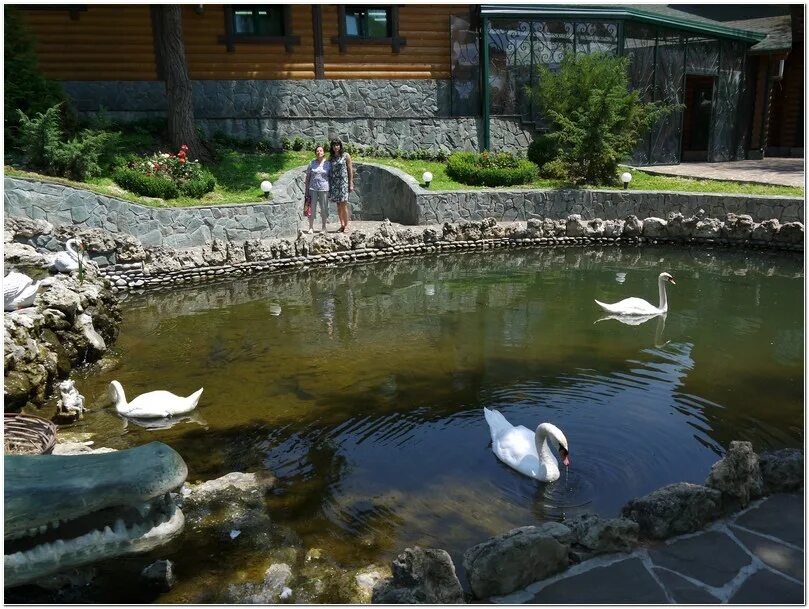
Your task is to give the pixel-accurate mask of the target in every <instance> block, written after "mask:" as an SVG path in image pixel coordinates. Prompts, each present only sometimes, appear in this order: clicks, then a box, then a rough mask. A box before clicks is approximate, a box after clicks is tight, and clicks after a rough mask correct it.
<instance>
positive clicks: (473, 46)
mask: <svg viewBox="0 0 809 609" xmlns="http://www.w3.org/2000/svg"><path fill="white" fill-rule="evenodd" d="M470 25H471V24H470V23H469V19H468V18H466V17H463V16H455V15H451V16H450V20H449V28H450V34H449V36H450V45H451V50H450V52H451V64H450V65H451V74H452V93H451V99H450V104H451V106H452V115H453V116H477V115H479V114H480V89H479V84H478V83H479V82H480V52H479V46H478V34H477V32H476V31H474V30H472V29H471V27H470Z"/></svg>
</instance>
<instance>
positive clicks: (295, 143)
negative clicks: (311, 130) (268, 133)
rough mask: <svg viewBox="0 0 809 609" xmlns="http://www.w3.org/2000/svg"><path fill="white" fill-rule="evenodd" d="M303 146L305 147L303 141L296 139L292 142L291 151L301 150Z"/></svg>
mask: <svg viewBox="0 0 809 609" xmlns="http://www.w3.org/2000/svg"><path fill="white" fill-rule="evenodd" d="M304 145H305V143H304V141H303V140H302V139H301V138H299V137H296V138H295V139H294V140H293V141H292V150H303V147H304Z"/></svg>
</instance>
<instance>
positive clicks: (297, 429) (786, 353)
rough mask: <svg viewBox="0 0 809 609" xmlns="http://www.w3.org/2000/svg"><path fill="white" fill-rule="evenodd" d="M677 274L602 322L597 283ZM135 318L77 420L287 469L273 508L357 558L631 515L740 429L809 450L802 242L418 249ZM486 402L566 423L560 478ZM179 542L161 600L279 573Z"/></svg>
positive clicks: (135, 310) (91, 385) (113, 440)
mask: <svg viewBox="0 0 809 609" xmlns="http://www.w3.org/2000/svg"><path fill="white" fill-rule="evenodd" d="M663 270H665V271H669V272H670V273H671V274H672V275H673V276H674V277H675V279H676V281H677V285H676V286H669V302H670V305H669V306H670V312H669V313H668V315H667V317H666V318H665V319H662V318H658V319H653V320H650V321H648V322H646V323H643V324H641V325H637V326H631V325H625V324H622V323H620V322H619V321H616V320H604V321H600V322H597V323H595V322H596V321H597V320H598V319H599V318H600V317H601V315H600V310H599V309H598V307H597V306H596V305H595V303H594V302H593V299H594V298H598V299H599V300H602V301H606V302H614V301H617V300H620V299H622V298H625V297H628V296H639V297H642V298H646V299H647V300H650V301H652V302H654V303H656V302H657V274H658V273H659V272H660V271H663ZM123 313H124V321H123V325H122V328H121V334H120V337H119V340H118V341H117V343H116V344H115V347H114V352H115V353H116V354H117V355H119V356H120V365H119V366H118V367H117V368H116V369H114V370H112V371H108V372H103V373H91V372H84V373H83V374H80V375H79V376H78V380H77V386H78V388H79V390H80V391H81V393H82V394H83V395H85V396H86V398H87V400H88V403H89V404H90V406H91V411H90V412H89V413H88V415H87V416H86V418H85V419H84V420H83V421H82V422H80V423H78V424H77V425H75V426H74V430H75V431H90V432H92V433H94V434H95V436H94V440H95V441H96V444H97V445H105V446H112V447H115V448H126V447H131V446H136V445H140V444H142V443H145V442H149V441H153V440H160V441H163V442H166V443H167V444H169V445H171V446H172V447H174V448H175V449H176V450H177V451H178V452H179V453H180V454H181V455H182V456H183V457H184V459H185V460H186V462H187V463H188V467H189V472H190V473H189V481H199V480H206V479H211V478H215V477H219V476H221V475H224V474H226V473H228V472H231V471H258V470H262V469H264V470H269V471H271V472H272V473H273V474H274V475H275V476H276V477H277V479H278V482H277V485H276V487H275V489H274V491H273V492H272V494H271V496H270V497H269V499H268V504H267V505H268V511H269V513H270V515H271V518H272V519H273V522H274V523H276V524H277V525H279V526H282V527H284V528H285V530H288V531H292V532H294V535H295V536H296V539H297V540H298V541H299V543H300V544H301V547H302V548H303V552H304V553H305V551H306V549H308V548H321V549H322V550H323V551H324V553H326V554H328V555H329V556H330V557H331V558H332V559H333V560H335V561H336V562H337V564H339V565H342V566H344V567H362V566H364V565H367V564H369V563H377V564H385V563H387V562H389V561H390V560H391V559H392V558H393V557H395V556H396V555H397V554H398V553H399V552H400V551H401V550H403V549H404V548H405V547H410V546H413V545H416V544H418V545H421V546H427V547H438V548H444V549H446V550H447V551H449V552H450V554H451V556H452V557H453V560H454V562H455V565H456V567H457V568H458V569H459V570H462V566H461V561H462V555H463V552H464V551H465V550H466V549H468V548H470V547H471V546H473V545H475V544H477V543H479V542H481V541H483V540H484V539H486V538H488V537H491V536H493V535H496V534H500V533H503V532H505V531H507V530H509V529H511V528H513V527H516V526H523V525H529V524H536V523H539V522H542V521H545V520H549V519H553V520H564V519H566V518H571V517H573V516H575V515H576V514H578V513H581V512H583V511H589V512H596V513H599V514H601V515H604V516H607V517H615V516H617V515H618V514H619V512H620V508H621V506H622V505H624V504H625V503H626V502H627V501H628V500H629V499H631V498H634V497H638V496H641V495H644V494H646V493H648V492H650V491H652V490H654V489H656V488H658V487H660V486H663V485H665V484H669V483H673V482H678V481H689V482H694V483H701V482H703V481H704V479H705V477H706V475H707V473H708V471H709V470H710V467H711V465H712V464H713V463H714V462H715V461H716V460H717V459H718V457H719V456H720V455H721V454H722V452H723V451H724V450H725V449H726V448H727V446H728V445H729V443H730V442H731V441H732V440H749V441H751V442H752V443H753V446H754V449H755V450H757V451H762V450H767V449H777V448H782V447H800V446H802V445H803V428H804V419H803V416H804V415H803V387H804V382H803V344H804V322H803V266H802V259H801V257H799V256H796V255H788V254H776V253H761V252H743V251H740V250H725V249H715V250H710V249H709V250H706V249H693V250H692V249H687V248H647V249H639V248H620V249H619V248H605V249H579V248H566V249H561V248H560V249H543V250H530V251H517V252H513V251H511V252H499V251H498V252H490V253H482V254H467V255H441V256H425V257H420V258H410V259H406V260H399V261H384V262H379V263H374V264H366V265H361V266H356V267H352V268H341V269H335V268H332V269H323V268H321V269H317V270H310V271H304V272H301V273H298V274H289V275H286V276H273V277H255V278H250V279H243V280H236V281H232V282H229V283H223V284H219V285H207V286H197V287H193V288H186V289H177V290H173V291H169V292H162V293H150V294H145V295H131V296H129V297H128V299H127V300H126V301H125V302H124V305H123ZM112 379H117V380H119V381H120V382H121V383H122V385H123V386H124V388H125V389H126V391H127V395H128V396H129V397H130V399H131V398H133V397H134V396H136V395H138V394H140V393H143V392H145V391H150V390H155V389H167V390H170V391H173V392H175V393H177V394H182V395H187V394H190V393H191V392H193V391H195V390H196V389H197V388H199V387H201V386H202V387H204V388H205V391H204V393H203V395H202V399H201V401H200V404H199V407H198V409H197V410H196V412H195V413H194V415H193V416H192V417H191V419H190V420H184V421H181V422H178V423H177V424H175V425H174V426H172V427H170V428H167V429H149V428H144V427H141V426H139V425H137V424H134V423H131V422H129V423H126V424H125V422H124V421H123V420H122V419H121V418H120V417H118V415H117V414H116V413H115V410H114V408H113V407H112V406H111V405H110V404H109V403H108V402H107V401H106V400H105V398H104V396H105V393H106V388H107V385H108V383H109V382H110V381H111V380H112ZM484 406H486V407H489V408H495V409H498V410H500V411H501V412H502V413H503V414H504V415H505V416H506V418H507V419H508V420H509V421H511V422H512V423H514V424H522V425H525V426H527V427H529V428H531V429H533V428H535V427H536V425H537V424H538V423H540V422H542V421H550V422H553V423H554V424H556V425H557V426H558V427H560V428H561V429H562V430H563V431H564V432H565V434H566V436H567V438H568V441H569V446H570V460H571V466H570V468H569V469H568V470H567V471H566V472H565V471H563V472H562V477H561V478H560V480H559V481H557V482H555V483H551V484H545V483H541V482H537V481H535V480H532V479H529V478H526V477H523V476H521V475H520V474H518V473H517V472H515V471H513V470H511V469H509V468H508V467H507V466H505V465H503V464H502V463H500V462H499V461H498V460H497V459H496V458H495V456H494V454H493V453H492V452H491V447H490V436H489V430H488V427H487V424H486V421H485V419H484V417H483V410H482V409H483V407H484ZM192 535H194V532H192V531H186V532H185V533H184V536H185V537H186V542H189V543H190V536H192ZM184 543H185V542H183V541H182V540H181V542H180V543H179V544H175V546H173V549H172V550H171V552H169V551H166V552H164V555H166V554H170V555H168V556H166V557H169V558H171V559H172V560H173V561H175V562H176V569H177V572H178V575H179V578H180V581H181V583H180V584H179V585H178V587H177V588H175V590H174V591H172V592H171V593H168V594H164V595H162V596H160V597H157V598H155V599H153V600H158V601H161V602H189V601H194V600H196V599H198V598H199V596H195V594H196V593H197V592H199V590H200V589H201V588H204V587H205V586H209V587H217V586H220V587H221V586H223V585H225V584H226V583H227V582H228V581H232V578H233V573H234V572H235V571H236V570H238V569H241V570H243V571H245V572H250V565H255V571H256V573H257V575H255V577H257V578H258V579H260V577H261V575H260V574H261V573H262V572H263V571H262V569H264V568H266V566H267V563H266V556H255V555H254V556H251V555H245V554H244V553H240V552H239V550H238V549H237V548H238V544H235V543H234V542H233V541H232V540H231V539H225V540H217V539H210V540H199V539H195V540H193V547H194V548H195V549H194V551H193V552H189V551H188V547H190V546H188V545H187V543H186V545H185V548H184ZM262 561H263V562H262ZM229 578H230V579H229ZM462 579H463V578H462ZM213 598H216V597H215V596H214V597H213ZM108 600H109V599H108Z"/></svg>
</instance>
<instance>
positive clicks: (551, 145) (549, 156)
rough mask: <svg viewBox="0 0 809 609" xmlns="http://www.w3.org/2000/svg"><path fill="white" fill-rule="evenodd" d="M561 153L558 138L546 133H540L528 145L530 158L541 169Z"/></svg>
mask: <svg viewBox="0 0 809 609" xmlns="http://www.w3.org/2000/svg"><path fill="white" fill-rule="evenodd" d="M558 154H559V145H558V144H557V143H556V140H555V139H554V138H552V137H550V136H548V135H547V134H545V133H538V134H536V135H535V136H534V139H533V141H532V142H531V144H530V145H529V146H528V160H529V161H531V162H532V163H535V164H536V165H537V167H539V168H540V169H541V168H542V167H543V166H544V165H545V164H546V163H550V162H551V161H552V160H554V159H555V158H556V157H557V155H558Z"/></svg>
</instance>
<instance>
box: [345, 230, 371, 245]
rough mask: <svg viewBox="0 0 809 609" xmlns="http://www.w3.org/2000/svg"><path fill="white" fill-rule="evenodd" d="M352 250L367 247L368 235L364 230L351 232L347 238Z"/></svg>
mask: <svg viewBox="0 0 809 609" xmlns="http://www.w3.org/2000/svg"><path fill="white" fill-rule="evenodd" d="M349 240H350V241H351V249H352V250H361V249H364V248H366V247H368V233H366V232H365V231H364V230H354V231H351V234H350V236H349Z"/></svg>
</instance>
